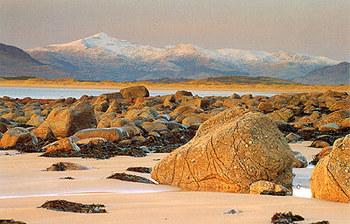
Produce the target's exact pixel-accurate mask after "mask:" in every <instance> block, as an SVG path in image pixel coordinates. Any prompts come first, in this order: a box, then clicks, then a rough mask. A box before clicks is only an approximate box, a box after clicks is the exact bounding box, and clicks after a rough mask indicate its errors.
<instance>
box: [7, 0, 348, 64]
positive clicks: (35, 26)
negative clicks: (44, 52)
mask: <svg viewBox="0 0 350 224" xmlns="http://www.w3.org/2000/svg"><path fill="white" fill-rule="evenodd" d="M100 32H104V33H107V34H109V35H110V36H112V37H115V38H117V39H124V40H128V41H131V42H135V43H139V44H143V45H151V46H156V47H161V46H167V45H176V44H179V43H192V44H195V45H198V46H201V47H203V48H208V49H221V48H234V49H242V50H261V51H268V52H273V51H278V50H286V51H292V52H299V53H305V54H309V55H314V56H324V57H328V58H331V59H335V60H339V61H350V1H348V0H98V1H96V0H0V43H4V44H8V45H15V46H17V47H20V48H22V49H27V48H33V47H38V46H46V45H49V44H59V43H66V42H70V41H73V40H77V39H81V38H84V37H87V36H91V35H93V34H96V33H100Z"/></svg>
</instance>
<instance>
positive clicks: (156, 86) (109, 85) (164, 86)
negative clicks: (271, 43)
mask: <svg viewBox="0 0 350 224" xmlns="http://www.w3.org/2000/svg"><path fill="white" fill-rule="evenodd" d="M135 85H141V86H145V87H147V88H148V89H153V90H180V89H183V90H187V91H191V90H222V91H223V90H226V91H265V92H290V93H292V92H325V91H327V90H332V91H342V92H350V86H349V85H338V86H332V85H302V84H290V85H280V84H251V83H246V84H237V83H231V84H225V83H218V82H208V81H207V82H203V81H202V82H199V81H198V80H193V81H188V82H178V83H153V82H149V81H138V82H113V81H101V82H94V81H77V80H74V79H42V78H30V79H27V80H6V79H3V78H0V86H2V87H35V88H42V87H47V88H78V89H84V88H93V89H111V90H112V89H121V88H126V87H130V86H135Z"/></svg>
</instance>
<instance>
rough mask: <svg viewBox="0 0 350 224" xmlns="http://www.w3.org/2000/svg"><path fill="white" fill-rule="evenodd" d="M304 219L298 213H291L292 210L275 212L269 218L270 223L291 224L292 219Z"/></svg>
mask: <svg viewBox="0 0 350 224" xmlns="http://www.w3.org/2000/svg"><path fill="white" fill-rule="evenodd" d="M302 220H305V219H304V218H303V217H302V216H300V215H293V213H292V212H288V213H287V212H285V213H275V214H274V215H273V216H272V218H271V224H293V223H294V221H302Z"/></svg>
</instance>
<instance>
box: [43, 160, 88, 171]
mask: <svg viewBox="0 0 350 224" xmlns="http://www.w3.org/2000/svg"><path fill="white" fill-rule="evenodd" d="M66 170H88V168H87V167H85V166H82V165H79V164H77V163H70V162H59V163H55V164H53V165H52V166H50V167H49V168H46V171H66Z"/></svg>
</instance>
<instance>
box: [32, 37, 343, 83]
mask: <svg viewBox="0 0 350 224" xmlns="http://www.w3.org/2000/svg"><path fill="white" fill-rule="evenodd" d="M27 52H28V53H29V54H30V55H31V56H32V57H33V58H35V59H36V60H39V61H40V62H42V63H45V64H50V65H53V66H56V67H59V68H61V69H63V70H65V71H67V72H70V73H74V74H78V75H76V76H77V77H79V79H85V80H86V79H89V80H106V79H108V80H113V81H130V80H146V79H159V78H182V77H185V78H205V77H210V76H227V75H241V76H242V75H243V76H267V77H275V78H283V79H294V78H296V77H303V76H305V75H306V74H307V73H308V72H310V71H312V70H314V69H318V68H322V67H324V66H328V65H335V64H337V63H339V62H338V61H334V60H331V59H328V58H324V57H314V56H309V55H304V54H299V53H291V52H284V51H279V52H273V53H268V52H263V51H246V50H236V49H219V50H208V49H203V48H201V47H199V46H196V45H192V44H178V45H176V46H167V47H162V48H157V47H151V46H143V45H139V44H136V43H132V42H129V41H125V40H118V39H115V38H113V37H110V36H109V35H107V34H105V33H99V34H96V35H93V36H90V37H87V38H84V39H80V40H76V41H73V42H69V43H65V44H56V45H49V46H46V47H38V48H33V49H28V50H27Z"/></svg>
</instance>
